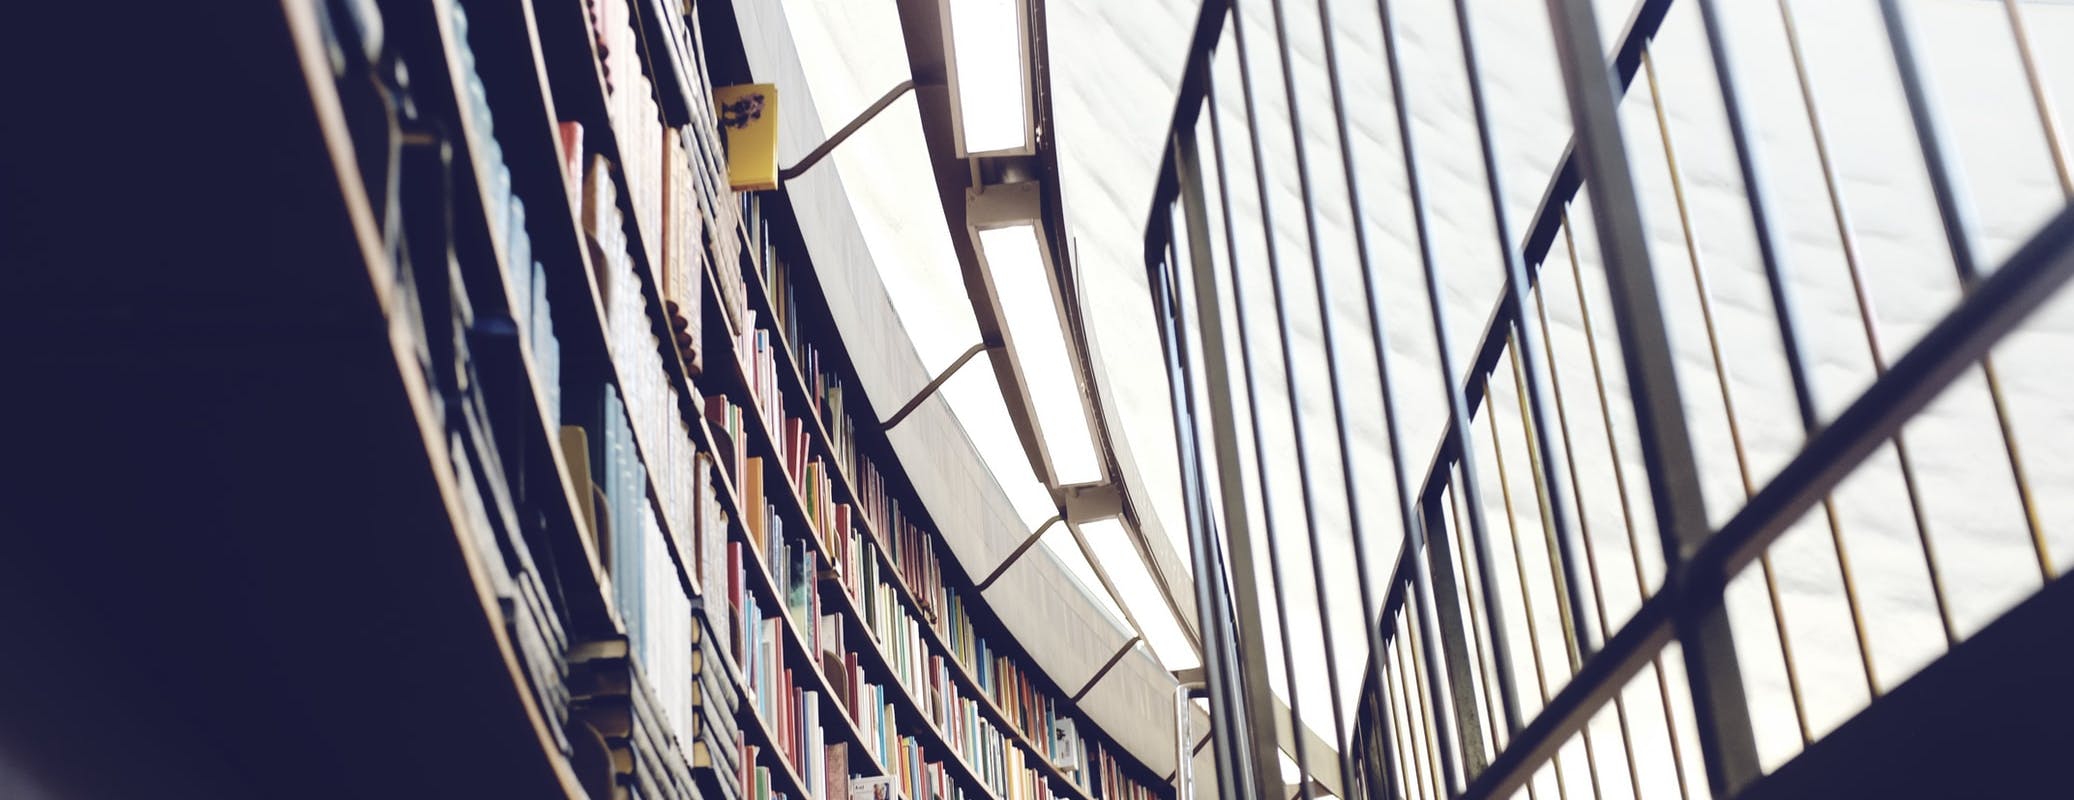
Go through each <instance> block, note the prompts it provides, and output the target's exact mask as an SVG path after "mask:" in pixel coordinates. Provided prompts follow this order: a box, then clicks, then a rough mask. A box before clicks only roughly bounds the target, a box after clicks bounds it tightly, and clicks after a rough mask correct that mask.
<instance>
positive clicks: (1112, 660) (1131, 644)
mask: <svg viewBox="0 0 2074 800" xmlns="http://www.w3.org/2000/svg"><path fill="white" fill-rule="evenodd" d="M1142 641H1145V637H1144V636H1142V635H1135V636H1132V637H1131V638H1129V639H1127V640H1125V641H1124V643H1123V646H1122V647H1119V648H1116V654H1115V655H1112V656H1110V657H1109V660H1108V661H1104V662H1102V666H1101V668H1100V669H1097V670H1095V674H1093V675H1090V676H1088V679H1087V682H1086V683H1083V684H1081V685H1080V689H1079V690H1078V691H1075V692H1074V693H1073V696H1072V697H1070V698H1068V699H1069V700H1070V701H1071V702H1072V703H1073V704H1074V705H1079V704H1080V701H1081V699H1082V698H1084V697H1087V693H1088V692H1091V691H1094V689H1095V687H1096V686H1098V685H1100V684H1101V683H1102V679H1103V678H1107V677H1109V671H1110V670H1113V669H1116V665H1118V664H1121V663H1123V657H1124V656H1127V655H1130V654H1131V651H1132V650H1136V649H1137V648H1138V643H1139V642H1142Z"/></svg>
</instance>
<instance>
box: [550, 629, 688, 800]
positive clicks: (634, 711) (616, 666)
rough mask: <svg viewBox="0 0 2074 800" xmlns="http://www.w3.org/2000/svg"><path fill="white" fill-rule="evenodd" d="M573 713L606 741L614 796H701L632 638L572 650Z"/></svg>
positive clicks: (638, 798) (639, 798) (637, 799)
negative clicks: (631, 641)
mask: <svg viewBox="0 0 2074 800" xmlns="http://www.w3.org/2000/svg"><path fill="white" fill-rule="evenodd" d="M569 661H570V665H571V666H570V681H569V682H570V688H571V695H572V698H573V699H572V702H571V715H572V716H573V717H574V718H576V719H579V720H581V721H582V723H583V724H584V725H585V726H586V727H588V728H589V729H590V730H591V731H593V732H595V733H596V734H597V735H598V737H599V738H601V739H603V740H604V744H605V747H606V750H607V756H608V762H607V763H608V765H609V770H610V775H611V784H612V792H611V795H610V796H611V797H614V798H630V799H632V800H646V799H647V798H658V799H660V798H672V799H681V798H695V797H701V796H702V794H703V793H702V792H701V789H700V784H698V783H696V782H695V781H696V778H695V777H694V775H693V774H692V769H691V762H690V760H689V759H688V758H687V757H686V754H685V751H684V750H683V749H682V747H681V746H680V745H681V743H682V742H683V740H682V739H681V738H679V737H677V736H676V735H674V734H673V731H672V728H671V723H670V722H669V721H668V720H667V719H666V717H667V712H666V711H665V710H663V709H661V708H658V707H657V706H656V704H655V701H654V698H656V697H658V696H659V695H660V694H661V693H660V692H659V691H658V690H657V689H656V688H655V687H652V686H651V685H650V678H648V676H647V674H646V673H645V671H644V670H643V669H642V668H641V666H640V663H639V659H638V658H636V657H634V655H633V653H632V648H631V647H630V645H629V642H628V640H627V639H624V638H608V639H602V640H598V641H593V642H587V643H585V644H582V645H578V646H577V647H575V648H574V649H572V650H571V651H570V654H569Z"/></svg>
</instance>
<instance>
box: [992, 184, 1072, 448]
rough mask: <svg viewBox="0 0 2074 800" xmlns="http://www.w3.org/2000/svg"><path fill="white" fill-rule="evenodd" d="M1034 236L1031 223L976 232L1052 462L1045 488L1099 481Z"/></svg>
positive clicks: (1055, 305) (1040, 436)
mask: <svg viewBox="0 0 2074 800" xmlns="http://www.w3.org/2000/svg"><path fill="white" fill-rule="evenodd" d="M1037 236H1038V234H1037V226H1035V225H1033V224H1027V223H1026V224H1019V225H1009V226H1006V227H1001V228H990V229H987V230H982V231H979V246H980V250H981V258H982V259H983V260H984V261H985V262H986V265H987V273H988V274H989V275H990V276H992V278H993V281H994V294H995V297H996V298H997V299H998V301H999V302H1000V304H1001V316H1002V324H1003V325H1004V326H1006V327H1007V328H1008V337H1009V347H1010V352H1011V354H1012V355H1013V356H1014V357H1015V360H1016V364H1017V366H1018V367H1019V368H1020V369H1021V371H1022V376H1023V383H1024V385H1025V387H1026V388H1027V390H1028V392H1029V398H1030V406H1031V408H1030V412H1031V416H1032V417H1033V418H1034V419H1033V420H1032V421H1033V422H1035V423H1036V426H1037V437H1038V439H1039V440H1041V441H1042V442H1043V444H1044V453H1045V456H1046V460H1047V461H1048V462H1049V463H1050V464H1051V473H1052V474H1051V482H1052V485H1053V486H1077V485H1080V484H1087V483H1099V482H1100V481H1101V480H1102V462H1101V459H1100V458H1099V457H1098V456H1097V455H1096V452H1095V437H1094V431H1093V430H1092V429H1090V428H1089V426H1088V420H1087V409H1086V406H1085V405H1084V404H1083V403H1082V401H1081V395H1080V376H1079V374H1078V373H1076V372H1075V371H1074V370H1073V359H1072V357H1071V356H1070V355H1069V354H1068V353H1067V350H1066V332H1065V328H1064V326H1063V325H1061V323H1060V319H1059V310H1058V309H1059V305H1058V301H1057V299H1056V298H1055V296H1054V295H1053V293H1052V289H1051V278H1050V275H1049V269H1048V268H1047V267H1046V265H1045V261H1044V251H1043V248H1042V247H1041V246H1040V245H1039V243H1038V240H1037Z"/></svg>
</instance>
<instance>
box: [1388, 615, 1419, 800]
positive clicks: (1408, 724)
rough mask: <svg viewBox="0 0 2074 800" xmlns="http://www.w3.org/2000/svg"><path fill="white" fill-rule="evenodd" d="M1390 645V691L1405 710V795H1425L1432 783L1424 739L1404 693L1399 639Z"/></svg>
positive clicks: (1402, 730)
mask: <svg viewBox="0 0 2074 800" xmlns="http://www.w3.org/2000/svg"><path fill="white" fill-rule="evenodd" d="M1390 646H1391V648H1392V649H1391V651H1390V658H1389V660H1388V664H1387V667H1386V669H1388V670H1389V678H1390V691H1391V692H1392V693H1394V697H1395V700H1396V703H1397V707H1398V708H1399V709H1402V710H1403V711H1404V720H1403V724H1402V727H1401V729H1400V731H1399V732H1400V733H1402V734H1403V735H1404V747H1403V748H1402V752H1403V753H1404V755H1405V760H1406V764H1405V770H1404V778H1405V787H1406V788H1405V795H1406V796H1413V795H1416V796H1419V797H1425V796H1426V789H1427V788H1428V786H1429V785H1430V783H1429V782H1428V780H1427V776H1426V756H1425V747H1424V741H1423V740H1422V739H1421V738H1420V737H1419V736H1418V735H1417V734H1416V733H1415V732H1416V731H1417V730H1418V720H1416V719H1414V716H1415V714H1416V713H1417V712H1416V711H1415V710H1414V709H1413V708H1412V705H1411V701H1410V700H1409V699H1408V698H1407V697H1406V696H1405V694H1404V681H1403V670H1404V659H1402V658H1400V657H1398V655H1397V651H1396V649H1395V648H1396V646H1397V640H1396V639H1394V638H1393V639H1392V640H1391V641H1390Z"/></svg>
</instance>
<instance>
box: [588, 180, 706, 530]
mask: <svg viewBox="0 0 2074 800" xmlns="http://www.w3.org/2000/svg"><path fill="white" fill-rule="evenodd" d="M612 175H613V167H612V163H611V162H610V161H608V160H606V159H605V158H604V157H603V156H593V157H592V158H591V159H590V161H589V165H588V166H587V167H586V168H585V171H584V181H583V190H582V192H581V198H580V199H581V203H582V208H581V215H582V216H581V219H582V224H583V229H584V233H585V236H586V240H587V242H588V246H589V248H590V251H591V261H592V267H593V272H594V277H595V279H596V283H597V287H598V294H599V298H600V301H601V302H602V303H603V304H604V310H605V319H604V323H605V333H606V345H607V347H608V349H609V350H610V351H611V355H612V360H613V362H614V363H615V364H617V365H618V367H619V368H618V376H619V380H620V384H621V387H622V388H623V389H624V390H625V393H626V394H625V401H626V410H627V413H628V414H629V416H630V417H631V419H632V420H633V428H634V433H635V436H636V437H637V441H638V442H640V443H641V444H642V445H644V446H645V447H644V449H645V450H646V451H647V454H648V456H649V457H650V459H651V460H653V461H654V462H655V463H651V464H649V465H648V468H649V469H650V470H651V471H653V472H654V473H655V481H654V484H655V487H656V491H657V493H658V497H657V499H658V501H659V502H660V503H661V504H662V508H663V512H664V518H665V520H666V522H665V526H666V527H667V528H669V529H670V530H671V531H676V530H678V529H681V528H686V527H688V526H689V524H690V519H691V516H692V513H693V509H692V505H693V488H694V486H695V485H696V480H695V479H694V475H695V469H694V463H693V457H694V455H695V454H696V444H695V441H694V440H693V438H692V431H691V428H690V426H689V423H687V422H686V421H685V419H684V415H683V413H682V409H683V408H684V403H683V397H682V395H680V394H679V392H678V390H677V386H676V384H675V383H673V382H672V381H671V380H670V377H669V372H667V371H666V368H665V365H664V362H663V356H662V354H663V352H664V350H663V342H662V339H660V338H659V337H658V336H657V334H656V326H655V317H654V316H652V315H651V313H650V312H651V308H650V306H649V303H648V295H647V294H646V293H644V292H643V291H642V283H641V281H642V277H641V274H640V270H639V269H638V268H637V266H636V264H635V262H634V260H633V257H632V255H630V253H629V250H628V245H629V241H628V239H627V236H626V228H625V225H624V223H623V217H622V216H621V215H620V209H619V202H618V198H619V191H618V189H617V187H616V186H615V184H614V180H613V177H612Z"/></svg>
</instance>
